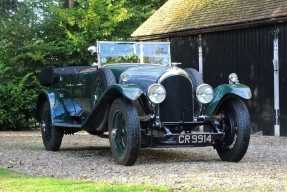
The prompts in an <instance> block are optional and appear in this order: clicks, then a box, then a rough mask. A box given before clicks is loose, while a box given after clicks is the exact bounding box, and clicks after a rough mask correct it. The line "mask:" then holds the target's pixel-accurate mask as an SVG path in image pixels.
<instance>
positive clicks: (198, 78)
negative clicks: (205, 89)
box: [185, 68, 203, 90]
mask: <svg viewBox="0 0 287 192" xmlns="http://www.w3.org/2000/svg"><path fill="white" fill-rule="evenodd" d="M185 71H186V72H187V73H188V75H189V76H190V78H191V80H192V82H193V86H194V90H196V88H197V87H198V86H199V85H201V84H203V77H202V74H201V73H199V72H198V71H197V70H196V69H193V68H187V69H185Z"/></svg>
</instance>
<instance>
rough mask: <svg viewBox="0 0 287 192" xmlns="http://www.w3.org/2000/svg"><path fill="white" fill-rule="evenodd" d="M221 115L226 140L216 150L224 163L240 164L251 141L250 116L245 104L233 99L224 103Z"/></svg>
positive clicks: (219, 143)
mask: <svg viewBox="0 0 287 192" xmlns="http://www.w3.org/2000/svg"><path fill="white" fill-rule="evenodd" d="M219 114H221V115H223V116H224V120H223V121H222V122H221V125H222V127H223V129H224V132H225V138H224V140H223V141H222V142H218V143H217V145H216V150H217V153H218V155H219V156H220V158H221V159H222V160H223V161H230V162H238V161H240V160H241V159H242V158H243V157H244V155H245V153H246V152H247V149H248V146H249V140H250V129H251V123H250V115H249V111H248V109H247V107H246V105H245V103H244V102H242V101H241V100H239V99H231V100H228V101H227V102H225V103H223V105H222V107H221V108H220V110H219Z"/></svg>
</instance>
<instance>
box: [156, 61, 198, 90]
mask: <svg viewBox="0 0 287 192" xmlns="http://www.w3.org/2000/svg"><path fill="white" fill-rule="evenodd" d="M177 75H180V76H183V77H185V78H187V79H188V80H189V82H190V83H191V84H192V86H193V83H192V80H191V78H190V77H189V75H188V73H187V72H186V71H185V70H183V69H181V68H179V67H175V66H173V67H171V68H169V69H168V70H167V71H166V72H165V73H164V74H163V75H162V76H161V77H160V78H159V80H158V83H162V82H163V81H164V80H165V79H167V78H169V77H172V76H177Z"/></svg>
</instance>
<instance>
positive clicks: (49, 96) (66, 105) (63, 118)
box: [36, 90, 82, 125]
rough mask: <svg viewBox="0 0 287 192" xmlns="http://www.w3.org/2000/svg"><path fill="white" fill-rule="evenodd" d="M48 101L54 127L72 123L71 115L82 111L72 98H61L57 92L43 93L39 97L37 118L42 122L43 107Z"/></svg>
mask: <svg viewBox="0 0 287 192" xmlns="http://www.w3.org/2000/svg"><path fill="white" fill-rule="evenodd" d="M46 101H48V103H49V105H50V112H51V122H52V124H53V125H56V124H61V123H70V122H71V119H72V118H71V115H73V114H76V113H79V112H80V111H81V110H82V109H81V107H80V105H79V104H78V103H76V102H75V101H74V100H72V99H70V98H61V97H60V94H59V93H58V92H55V91H51V90H48V91H46V90H45V91H42V93H41V94H40V95H39V97H38V101H37V109H36V118H37V120H38V121H40V118H41V117H40V115H41V108H42V105H43V104H44V103H45V102H46Z"/></svg>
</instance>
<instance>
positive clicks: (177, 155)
mask: <svg viewBox="0 0 287 192" xmlns="http://www.w3.org/2000/svg"><path fill="white" fill-rule="evenodd" d="M217 161H220V160H219V159H218V158H216V157H214V156H213V155H210V154H208V153H204V154H202V153H198V152H195V151H188V152H183V151H176V149H175V150H172V151H168V149H144V150H142V151H141V154H140V156H139V161H138V163H137V164H146V163H147V162H148V163H149V164H156V163H173V162H208V163H210V162H217Z"/></svg>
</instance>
